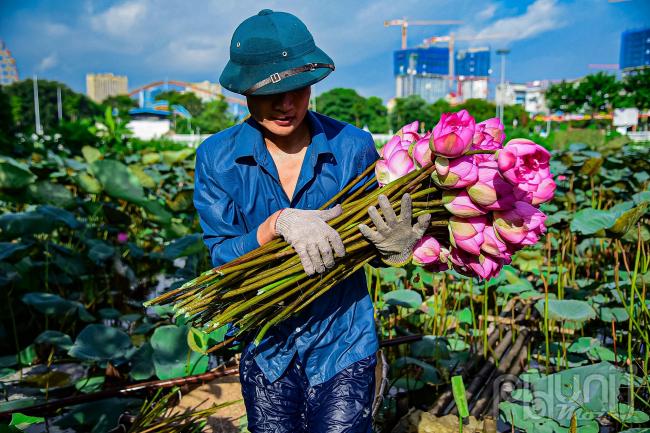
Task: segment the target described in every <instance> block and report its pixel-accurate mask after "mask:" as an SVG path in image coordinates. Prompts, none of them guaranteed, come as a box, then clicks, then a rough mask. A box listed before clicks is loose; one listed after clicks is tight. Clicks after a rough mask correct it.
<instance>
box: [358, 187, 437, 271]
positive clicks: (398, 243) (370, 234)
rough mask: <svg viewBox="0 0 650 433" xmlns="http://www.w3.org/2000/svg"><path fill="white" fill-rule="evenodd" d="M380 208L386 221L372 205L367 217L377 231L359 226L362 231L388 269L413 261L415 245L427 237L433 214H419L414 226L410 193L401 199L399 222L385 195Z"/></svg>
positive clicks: (381, 198)
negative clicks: (412, 255)
mask: <svg viewBox="0 0 650 433" xmlns="http://www.w3.org/2000/svg"><path fill="white" fill-rule="evenodd" d="M379 206H380V207H381V212H382V213H383V214H384V218H385V219H386V220H385V221H384V218H382V217H381V215H379V212H378V211H377V208H376V207H374V206H370V207H369V208H368V215H370V219H372V222H373V223H374V224H375V228H376V229H377V230H376V231H375V230H371V229H370V228H369V227H368V226H367V225H365V224H359V230H361V233H362V234H363V235H364V236H365V237H366V238H367V239H368V240H369V241H370V242H372V243H373V244H375V246H376V247H377V249H378V250H379V252H380V253H381V255H382V260H383V262H384V263H386V264H387V265H389V266H404V265H405V264H406V263H408V261H409V259H410V258H411V254H412V252H413V246H414V245H415V244H416V243H417V241H419V240H420V238H422V236H424V232H426V230H427V228H428V227H429V221H431V215H420V216H419V217H418V222H417V223H416V224H415V225H413V226H411V220H412V219H413V212H412V208H411V196H410V195H409V194H404V195H403V196H402V210H401V211H400V217H399V219H398V218H397V215H396V214H395V211H394V210H393V207H392V206H391V205H390V202H389V201H388V198H386V196H385V195H380V196H379Z"/></svg>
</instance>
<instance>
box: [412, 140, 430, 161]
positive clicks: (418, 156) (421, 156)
mask: <svg viewBox="0 0 650 433" xmlns="http://www.w3.org/2000/svg"><path fill="white" fill-rule="evenodd" d="M430 136H431V133H430V132H427V133H426V134H425V135H424V136H422V138H420V139H419V140H418V141H416V142H415V144H414V145H412V146H413V158H415V161H416V162H417V163H418V165H419V166H420V167H425V166H427V165H429V164H431V162H432V161H433V154H432V153H431V148H429V137H430Z"/></svg>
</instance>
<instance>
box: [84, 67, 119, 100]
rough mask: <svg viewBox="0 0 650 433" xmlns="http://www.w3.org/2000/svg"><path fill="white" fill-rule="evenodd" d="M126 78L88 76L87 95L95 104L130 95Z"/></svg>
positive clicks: (111, 75)
mask: <svg viewBox="0 0 650 433" xmlns="http://www.w3.org/2000/svg"><path fill="white" fill-rule="evenodd" d="M128 88H129V81H128V79H127V77H126V76H121V75H113V74H112V73H107V74H86V95H88V97H89V98H90V99H92V100H93V101H95V102H102V101H103V100H104V99H106V98H108V97H109V96H116V95H126V94H128V93H129V90H128Z"/></svg>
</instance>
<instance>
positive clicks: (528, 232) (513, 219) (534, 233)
mask: <svg viewBox="0 0 650 433" xmlns="http://www.w3.org/2000/svg"><path fill="white" fill-rule="evenodd" d="M545 220H546V215H544V213H543V212H541V211H540V210H539V209H537V208H536V207H535V206H532V205H531V204H529V203H526V202H523V201H518V202H515V204H514V208H513V209H510V210H506V211H501V212H500V211H497V212H494V230H495V231H496V232H497V233H498V234H499V237H500V238H501V239H503V240H504V241H506V242H508V243H510V244H516V245H532V243H535V242H537V240H539V236H541V235H542V234H544V233H545V232H546V226H544V221H545Z"/></svg>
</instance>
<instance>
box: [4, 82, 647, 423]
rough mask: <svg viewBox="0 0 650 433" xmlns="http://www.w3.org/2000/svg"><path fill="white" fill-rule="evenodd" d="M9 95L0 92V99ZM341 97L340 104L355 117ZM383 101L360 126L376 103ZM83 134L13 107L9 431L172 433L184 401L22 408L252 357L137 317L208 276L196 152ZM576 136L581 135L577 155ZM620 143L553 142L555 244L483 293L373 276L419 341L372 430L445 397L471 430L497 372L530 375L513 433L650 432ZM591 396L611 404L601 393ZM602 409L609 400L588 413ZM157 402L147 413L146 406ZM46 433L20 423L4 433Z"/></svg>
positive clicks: (420, 276) (643, 252)
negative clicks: (160, 431)
mask: <svg viewBox="0 0 650 433" xmlns="http://www.w3.org/2000/svg"><path fill="white" fill-rule="evenodd" d="M8 94H9V93H8V92H5V91H4V90H3V91H2V92H0V98H5V100H6V96H7V95H8ZM347 95H348V99H346V101H347V102H346V104H350V103H354V101H355V100H356V101H357V102H358V101H359V100H360V99H358V98H357V97H355V96H354V95H356V93H354V94H352V93H349V92H348V93H347ZM357 96H358V95H357ZM359 98H361V97H359ZM362 99H363V98H362ZM370 99H371V98H368V99H365V101H366V102H365V104H366V109H364V110H366V111H364V110H361V111H360V112H361V113H367V107H368V106H372V104H375V103H368V101H369V100H370ZM322 101H323V100H321V102H322ZM325 101H327V99H325ZM112 103H115V104H116V105H115V107H116V108H118V112H121V111H122V108H120V107H121V106H123V107H124V109H128V101H125V100H122V101H120V100H117V99H116V100H114V101H110V102H109V104H112ZM401 104H402V107H401V108H400V109H399V110H401V111H399V110H398V111H397V112H398V113H401V114H400V116H403V117H401V118H400V120H399V121H400V122H408V121H409V120H411V119H409V118H408V117H407V116H409V115H411V114H409V113H415V112H416V111H415V109H414V108H413V107H419V109H421V110H428V113H429V114H427V115H428V116H430V117H429V118H428V119H429V120H428V121H429V122H432V123H431V124H435V122H436V121H437V118H438V116H439V113H440V112H443V111H446V110H449V107H448V106H446V104H445V103H444V102H442V101H439V102H437V103H436V104H431V105H428V106H427V105H426V104H424V105H423V104H422V102H421V101H417V100H416V99H415V98H410V99H409V100H408V101H402V102H401ZM466 104H467V105H466V106H465V107H467V108H468V109H469V110H471V111H472V113H473V114H476V117H477V120H483V119H482V118H481V116H482V115H483V116H486V117H492V113H493V112H494V106H493V105H491V104H489V103H486V102H484V101H468V102H467V103H466ZM82 105H83V104H82ZM340 105H341V107H339V109H340V110H343V109H344V108H345V107H346V105H345V104H340ZM318 108H319V111H322V110H321V108H320V106H319V107H318ZM79 109H81V108H79ZM207 109H208V108H205V109H204V112H203V113H205V112H206V111H207ZM345 109H346V110H347V109H348V108H345ZM458 109H461V107H453V108H452V110H458ZM3 110H4V111H3ZM409 110H412V111H409ZM511 110H512V111H506V117H507V119H515V118H517V119H518V122H517V123H518V125H517V127H516V129H510V128H509V129H508V130H507V133H508V135H509V136H511V137H512V136H521V137H524V136H529V137H531V138H532V139H534V140H541V137H539V136H537V135H534V131H535V128H536V127H538V126H539V125H536V124H535V122H533V121H531V120H530V119H528V118H527V117H526V116H525V115H524V113H523V112H520V111H517V110H516V109H514V108H511ZM217 111H218V110H217ZM377 112H378V113H379V114H378V115H377V118H379V117H381V118H383V119H388V115H386V114H385V113H382V112H381V110H379V109H377ZM348 113H349V115H351V116H354V115H355V113H354V111H353V110H349V111H348ZM201 115H202V113H200V114H198V115H197V117H196V118H199V117H201ZM88 116H89V117H87V118H77V119H68V120H67V121H66V122H65V123H64V124H62V125H61V126H59V127H58V128H59V129H57V131H60V132H59V134H60V136H55V135H54V134H52V135H49V134H48V136H43V137H35V136H34V137H31V136H26V135H24V136H22V138H21V135H20V134H19V135H18V136H15V135H14V131H15V132H18V133H20V131H19V129H20V128H22V127H23V126H22V124H18V123H15V122H14V120H13V119H14V118H13V117H12V116H11V113H10V112H9V114H7V110H6V106H5V107H4V108H3V106H2V104H0V122H2V125H3V126H2V128H3V129H2V133H3V134H4V136H1V135H0V138H2V137H4V138H2V139H3V140H5V141H4V142H3V143H5V144H3V146H4V147H2V150H1V151H0V155H2V156H0V207H1V208H2V215H1V216H0V299H1V302H0V396H3V399H2V400H0V414H1V413H2V412H4V411H8V410H13V409H16V408H22V409H21V410H22V411H23V412H24V413H26V414H28V415H39V417H45V418H47V419H48V420H49V422H50V425H51V424H52V423H55V424H56V425H57V426H59V427H66V426H67V427H70V428H73V429H75V430H76V431H90V429H92V430H93V431H94V432H107V431H110V430H111V429H112V428H115V427H116V425H117V424H118V419H119V416H120V414H122V413H123V412H125V411H127V410H129V411H130V413H131V414H133V415H135V417H133V418H131V421H130V422H132V423H133V424H132V425H133V426H135V427H132V428H133V429H134V430H129V428H131V426H129V425H127V426H125V427H124V428H123V429H122V430H123V431H141V430H143V427H144V426H145V425H147V422H152V421H153V419H154V418H165V419H167V420H168V423H167V425H166V426H165V428H168V427H169V422H171V421H170V420H171V419H172V418H171V417H173V415H171V414H169V413H165V410H164V409H165V408H166V407H168V406H169V405H172V404H173V403H171V402H172V401H173V399H172V397H171V395H172V394H169V395H163V394H162V393H158V394H157V395H154V394H149V395H146V394H137V395H134V396H132V397H129V398H123V397H111V398H107V399H103V400H101V401H99V402H97V401H91V402H88V403H83V404H78V405H75V406H72V407H65V408H63V409H62V410H61V411H60V412H59V413H58V414H57V413H55V412H48V413H39V414H34V413H30V412H29V409H28V407H29V406H33V405H35V404H42V403H44V402H45V401H50V402H51V401H56V400H58V399H60V398H65V397H69V396H86V397H84V398H91V397H93V396H94V395H96V394H95V393H96V392H99V391H101V390H106V389H114V388H120V387H125V386H127V385H130V384H133V383H141V382H146V381H150V380H156V379H168V378H177V377H185V376H188V375H194V374H199V373H203V372H206V371H207V370H209V369H210V368H211V367H212V366H214V365H216V364H219V363H221V362H222V361H224V360H226V359H228V358H230V357H231V356H232V355H234V354H235V353H236V352H237V351H238V350H239V349H240V348H239V347H237V346H234V347H229V348H221V349H219V350H217V351H215V352H212V353H210V354H209V355H205V354H202V353H201V352H205V350H206V349H207V348H209V347H212V346H214V345H215V344H217V343H218V342H220V341H223V340H224V338H225V328H223V327H222V328H219V329H216V330H215V331H214V332H212V333H210V334H204V333H197V332H193V331H192V328H191V327H190V326H188V324H187V323H185V321H184V319H183V318H182V317H177V318H173V317H172V314H171V310H170V309H169V308H161V307H154V308H150V309H145V308H144V307H142V303H143V302H144V301H146V300H148V299H151V298H152V297H154V296H156V295H159V294H161V293H163V292H165V291H168V290H172V289H174V288H177V287H179V286H180V285H182V284H183V282H185V281H187V280H189V279H192V278H194V277H196V276H197V275H199V274H200V273H201V272H203V271H206V270H208V269H209V268H210V261H209V257H208V254H207V251H206V249H205V247H204V244H203V242H202V239H201V229H200V227H199V224H198V221H197V216H196V212H195V210H194V208H193V204H192V194H193V169H194V162H193V157H194V150H193V149H187V148H184V147H183V146H181V145H178V144H175V143H170V142H165V141H155V142H143V141H138V140H134V139H133V138H132V137H130V136H129V135H128V134H127V133H126V132H125V131H124V129H123V120H122V119H121V115H120V114H118V115H117V116H115V117H114V116H113V114H112V111H111V110H108V111H106V109H105V107H100V108H98V109H97V110H96V111H93V112H92V113H90V114H88ZM508 116H512V117H508ZM370 118H371V117H368V119H370ZM417 118H418V119H422V118H423V117H422V113H420V114H419V115H418V117H417ZM91 119H92V120H91ZM360 119H361V117H360ZM193 120H194V119H193ZM57 121H58V120H57ZM355 121H356V120H355ZM394 121H395V122H397V121H398V120H397V119H395V120H394ZM12 122H13V123H12ZM7 125H11V128H15V129H9V126H7ZM63 125H65V127H64V126H63ZM55 126H56V125H55ZM24 127H25V128H26V130H27V129H28V128H29V126H27V125H24ZM5 128H7V129H5ZM53 128H54V126H53ZM26 130H25V131H26ZM576 131H578V132H579V133H580V134H584V136H580V137H578V138H576V137H577V136H576V134H577V133H578V132H576ZM621 138H622V137H616V136H606V135H604V134H602V133H601V132H599V131H597V130H596V129H595V128H594V129H585V130H575V129H573V130H569V129H568V128H567V129H566V130H558V131H554V132H552V133H551V135H550V136H548V137H546V138H545V140H547V142H546V145H547V146H548V147H549V148H554V149H555V150H554V152H553V159H552V161H553V162H552V164H553V165H552V167H551V171H552V172H553V173H554V174H555V176H556V180H557V182H558V190H557V194H556V197H555V199H554V200H553V201H552V202H550V203H548V204H545V205H544V208H543V210H544V212H545V213H546V214H547V215H548V216H549V217H548V220H547V221H546V225H547V226H548V234H547V236H546V238H545V241H544V242H543V243H541V244H538V245H536V246H534V247H531V248H528V249H526V250H524V251H521V252H520V253H518V254H517V255H516V256H515V257H514V259H513V262H512V263H511V264H510V265H509V266H507V267H505V268H504V270H503V272H502V273H501V275H499V277H498V278H494V279H492V280H490V281H489V282H488V283H487V284H485V285H483V284H481V285H478V284H477V282H476V281H473V280H472V279H469V278H466V277H464V276H462V275H459V274H457V273H455V272H453V271H448V272H445V273H431V272H428V271H426V270H424V269H423V268H420V267H416V266H409V267H407V268H400V269H396V268H382V269H375V268H372V267H369V266H366V267H365V268H364V269H365V272H366V276H367V281H368V290H369V293H370V295H371V298H372V300H373V302H374V305H375V308H376V311H377V326H378V332H379V335H380V338H381V339H382V340H387V339H392V338H396V337H409V338H412V337H413V336H416V335H418V334H421V335H422V338H419V339H418V341H414V342H410V343H407V344H401V345H394V346H390V347H387V348H385V354H386V356H387V359H388V362H389V363H390V366H391V368H390V372H389V377H388V381H389V382H388V383H389V385H388V387H389V388H392V389H393V391H392V392H391V394H390V397H387V398H386V400H385V402H384V405H383V407H382V409H381V410H380V412H379V415H378V416H377V421H378V423H379V428H380V429H384V430H385V431H390V428H392V426H393V425H394V424H395V423H396V421H397V416H399V415H402V414H403V413H404V412H401V411H400V410H401V409H400V408H401V407H402V406H403V405H404V399H406V403H407V407H408V406H409V405H410V406H418V407H421V408H425V409H429V408H431V407H432V405H434V404H435V403H436V402H437V400H438V399H439V398H442V397H443V396H444V393H445V392H446V391H447V390H448V391H449V400H447V401H448V402H452V400H453V399H456V400H457V401H459V403H460V404H461V405H462V406H463V407H462V410H461V411H460V414H461V417H462V418H465V417H466V415H467V413H468V411H469V413H470V415H471V416H475V413H474V411H475V410H476V407H477V404H479V403H477V398H476V397H477V395H476V394H479V392H482V391H481V390H477V389H476V386H475V385H474V384H473V382H474V379H478V381H479V382H481V383H483V384H491V382H490V380H492V379H493V378H492V376H489V375H488V376H481V375H479V374H478V372H477V366H478V368H481V367H483V366H485V365H488V364H489V363H490V362H486V359H485V358H487V359H488V360H492V361H493V362H494V363H496V364H499V363H502V364H499V365H505V364H508V362H509V365H513V366H516V365H521V368H520V369H519V371H518V372H517V373H514V374H517V375H518V377H519V379H520V380H521V382H520V383H519V385H518V386H517V389H516V390H515V391H514V392H512V393H511V394H510V397H509V398H508V399H507V400H506V399H504V400H500V404H499V405H498V408H499V416H500V417H501V419H502V420H503V421H504V422H507V423H509V424H511V425H512V426H514V428H516V429H520V430H521V431H531V430H532V429H533V428H539V429H540V430H539V431H547V432H558V433H559V432H566V431H580V432H582V431H587V432H589V431H598V429H599V428H601V425H602V424H603V423H605V422H609V423H611V428H612V430H613V431H622V430H625V429H628V431H635V430H633V429H634V428H643V427H647V426H648V416H647V414H648V413H650V392H649V387H648V386H649V384H648V377H649V375H648V369H649V368H650V352H649V351H648V347H650V334H649V331H648V329H650V311H649V309H650V299H649V298H648V294H647V293H648V285H650V218H649V214H648V207H649V206H650V163H649V161H650V148H649V147H648V146H647V145H631V144H629V143H626V142H625V141H621V140H620V139H621ZM577 141H580V142H581V143H577ZM16 149H18V150H19V151H18V152H16ZM519 316H521V317H520V318H518V317H519ZM492 335H496V336H498V337H499V340H496V341H506V342H510V341H511V342H512V343H513V344H512V346H511V347H519V350H520V352H516V353H513V357H512V359H510V358H508V355H505V356H498V355H499V354H498V353H497V352H498V347H497V345H496V344H493V343H491V341H492V340H491V336H492ZM516 341H523V342H524V343H525V344H524V343H521V344H520V345H519V346H517V345H515V344H514V342H516ZM515 355H516V356H515ZM484 357H485V358H484ZM465 370H467V371H468V372H470V373H471V374H470V375H465ZM508 371H509V370H508ZM458 376H461V377H462V379H461V378H456V379H452V378H454V377H458ZM491 378H492V379H491ZM594 379H598V380H599V381H598V382H597V384H598V386H599V387H600V388H598V389H595V388H591V386H594V385H593V384H594ZM600 379H602V380H600ZM452 384H454V385H455V386H453V387H452ZM462 387H464V388H465V391H466V395H467V398H466V400H464V399H462V398H461V395H460V394H462V393H459V390H460V389H461V388H462ZM569 388H571V392H570V393H569V394H567V393H566V392H565V391H566V390H567V389H569ZM452 389H456V393H452ZM587 389H589V391H590V392H591V393H590V394H589V396H590V397H589V398H588V399H587ZM598 390H605V391H607V393H606V394H607V398H606V399H603V398H600V399H597V398H593V396H594V392H595V391H598ZM472 393H474V395H471V394H472ZM470 397H472V398H470ZM569 397H571V398H569ZM145 398H146V399H147V401H148V402H152V401H153V403H151V404H143V400H144V399H145ZM531 401H537V402H541V403H540V405H539V406H536V405H532V404H529V403H530V402H531ZM488 402H489V401H488ZM497 403H499V402H497ZM485 404H487V402H486V403H485ZM465 405H467V406H468V407H467V408H465V407H464V406H465ZM445 406H446V405H445ZM560 407H563V408H566V410H564V411H563V412H560V411H559V410H557V409H556V408H560ZM466 409H467V410H466ZM197 413H198V415H196V416H194V415H192V416H190V414H187V416H186V418H183V420H184V421H183V422H185V421H186V422H187V423H188V426H187V430H184V431H198V428H200V425H201V418H200V417H201V416H205V415H206V413H204V412H197ZM138 414H139V415H138ZM174 420H176V421H178V420H180V418H174ZM4 421H5V419H2V418H0V430H2V429H5V427H4V426H3V424H2V423H3V422H4ZM6 421H7V422H9V419H8V418H7V420H6ZM123 421H124V420H123ZM159 421H160V422H161V423H162V422H163V421H162V420H159ZM39 422H42V420H41V419H35V418H29V417H25V416H22V415H18V414H16V415H14V421H13V425H12V426H11V427H6V429H8V430H7V431H12V432H15V431H21V429H24V428H25V426H26V425H28V424H30V423H32V424H33V423H39ZM149 425H153V424H149ZM162 425H163V424H161V426H162ZM91 426H92V427H91ZM138 429H139V430H138ZM571 429H574V430H571ZM3 431H4V430H3ZM164 431H172V430H171V429H170V430H164ZM636 431H642V430H636Z"/></svg>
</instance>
